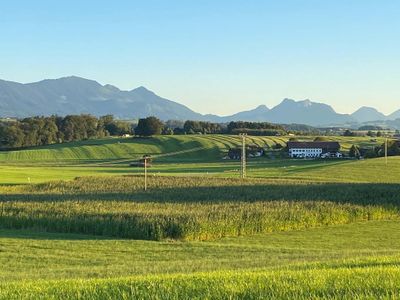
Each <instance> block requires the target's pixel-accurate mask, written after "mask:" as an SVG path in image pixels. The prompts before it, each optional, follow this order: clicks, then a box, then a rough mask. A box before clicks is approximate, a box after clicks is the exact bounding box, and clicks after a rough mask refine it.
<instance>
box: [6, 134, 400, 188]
mask: <svg viewBox="0 0 400 300" xmlns="http://www.w3.org/2000/svg"><path fill="white" fill-rule="evenodd" d="M287 139H288V137H249V138H248V143H249V144H256V145H258V146H260V147H270V148H269V149H271V147H273V146H274V145H276V144H277V143H280V144H281V145H285V142H286V141H287ZM303 139H308V140H311V139H313V137H304V138H303ZM330 139H332V140H339V141H340V142H341V145H342V149H343V151H347V150H348V149H349V148H350V147H351V145H353V144H356V145H360V146H363V147H372V146H374V145H380V144H382V143H383V140H378V141H377V142H371V140H370V139H369V138H362V137H346V138H344V137H337V138H335V137H331V138H330ZM239 145H240V140H239V139H238V137H237V136H224V135H204V136H201V135H198V136H196V135H195V136H160V137H154V138H151V139H132V138H130V139H129V138H128V139H117V138H108V139H102V140H88V141H83V142H77V143H66V144H57V145H50V146H46V147H40V148H34V149H27V150H20V151H6V152H0V163H1V164H0V184H28V183H39V182H45V181H49V180H70V179H73V178H75V177H77V176H110V175H129V174H140V173H142V172H143V170H141V169H140V168H134V167H129V163H130V162H132V161H135V160H137V159H139V158H141V157H142V156H143V155H144V154H150V155H152V156H153V158H154V162H153V166H152V167H151V169H150V171H149V172H150V173H151V174H152V175H157V176H162V175H174V176H219V177H239V168H240V166H239V162H238V161H229V160H228V161H224V160H222V157H223V156H224V153H226V152H227V150H228V149H229V148H230V147H237V146H239ZM385 166H386V165H385V161H384V160H383V159H375V160H366V161H349V160H329V161H323V160H322V161H318V160H317V161H312V160H311V161H310V160H289V159H282V158H280V154H278V152H277V151H274V150H269V152H268V155H267V157H266V158H264V157H263V158H258V159H252V160H249V168H248V176H250V177H258V178H271V179H274V178H282V179H295V180H299V179H301V180H304V179H307V178H309V179H311V180H312V181H342V182H391V183H393V182H398V176H397V173H396V172H393V170H397V171H400V159H399V158H398V157H395V158H390V159H389V167H390V169H389V170H390V171H389V172H386V171H385V170H386V169H385ZM377 170H379V171H383V172H384V173H385V176H382V175H381V173H380V172H379V171H377Z"/></svg>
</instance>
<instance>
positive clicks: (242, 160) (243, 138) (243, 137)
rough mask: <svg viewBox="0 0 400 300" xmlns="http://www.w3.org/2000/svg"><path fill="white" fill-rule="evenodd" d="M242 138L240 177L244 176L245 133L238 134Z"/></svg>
mask: <svg viewBox="0 0 400 300" xmlns="http://www.w3.org/2000/svg"><path fill="white" fill-rule="evenodd" d="M239 135H240V136H241V138H242V156H241V169H240V176H241V178H243V179H244V178H246V135H247V134H246V133H240V134H239Z"/></svg>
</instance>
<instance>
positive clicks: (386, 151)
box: [385, 138, 388, 165]
mask: <svg viewBox="0 0 400 300" xmlns="http://www.w3.org/2000/svg"><path fill="white" fill-rule="evenodd" d="M385 162H386V165H387V164H388V138H386V140H385Z"/></svg>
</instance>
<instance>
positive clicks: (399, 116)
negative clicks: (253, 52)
mask: <svg viewBox="0 0 400 300" xmlns="http://www.w3.org/2000/svg"><path fill="white" fill-rule="evenodd" d="M388 119H390V120H396V119H400V109H399V110H396V111H395V112H394V113H392V114H390V115H389V116H388Z"/></svg>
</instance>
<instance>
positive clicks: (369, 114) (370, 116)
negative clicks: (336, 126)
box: [351, 106, 387, 123]
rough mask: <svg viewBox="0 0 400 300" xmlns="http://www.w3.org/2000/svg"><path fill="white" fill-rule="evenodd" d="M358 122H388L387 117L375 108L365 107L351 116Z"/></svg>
mask: <svg viewBox="0 0 400 300" xmlns="http://www.w3.org/2000/svg"><path fill="white" fill-rule="evenodd" d="M351 116H352V117H353V118H354V119H356V121H357V122H359V123H363V122H369V121H381V120H386V119H387V117H386V116H385V115H384V114H383V113H381V112H379V111H378V110H376V109H375V108H373V107H367V106H363V107H361V108H359V109H358V110H357V111H355V112H354V113H352V114H351Z"/></svg>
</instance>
